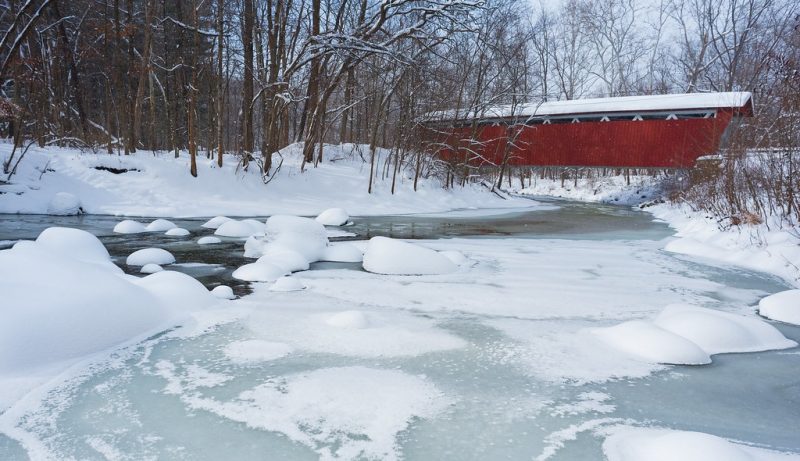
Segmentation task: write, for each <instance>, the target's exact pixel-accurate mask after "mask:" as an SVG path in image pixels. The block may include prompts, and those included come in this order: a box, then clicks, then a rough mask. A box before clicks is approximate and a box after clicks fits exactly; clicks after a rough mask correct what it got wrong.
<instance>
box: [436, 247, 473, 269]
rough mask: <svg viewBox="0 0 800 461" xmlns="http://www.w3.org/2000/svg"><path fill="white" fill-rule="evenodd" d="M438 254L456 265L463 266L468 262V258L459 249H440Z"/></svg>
mask: <svg viewBox="0 0 800 461" xmlns="http://www.w3.org/2000/svg"><path fill="white" fill-rule="evenodd" d="M439 254H440V255H442V256H444V257H445V258H447V259H449V260H450V262H452V263H453V264H455V265H456V266H465V265H467V264H469V258H467V257H466V256H464V253H462V252H460V251H457V250H448V251H440V252H439Z"/></svg>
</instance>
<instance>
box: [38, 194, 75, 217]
mask: <svg viewBox="0 0 800 461" xmlns="http://www.w3.org/2000/svg"><path fill="white" fill-rule="evenodd" d="M82 212H83V209H82V208H81V200H80V199H79V198H78V197H76V196H75V195H73V194H70V193H69V192H57V193H56V194H55V195H53V198H52V199H50V203H48V204H47V214H50V215H57V216H72V215H76V214H81V213H82Z"/></svg>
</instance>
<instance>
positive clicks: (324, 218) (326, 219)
mask: <svg viewBox="0 0 800 461" xmlns="http://www.w3.org/2000/svg"><path fill="white" fill-rule="evenodd" d="M349 219H350V215H349V214H347V212H346V211H344V210H343V209H341V208H328V209H327V210H325V211H323V212H322V213H320V214H319V216H317V217H316V220H317V222H318V223H320V224H324V225H326V226H342V225H345V224H347V221H348V220H349Z"/></svg>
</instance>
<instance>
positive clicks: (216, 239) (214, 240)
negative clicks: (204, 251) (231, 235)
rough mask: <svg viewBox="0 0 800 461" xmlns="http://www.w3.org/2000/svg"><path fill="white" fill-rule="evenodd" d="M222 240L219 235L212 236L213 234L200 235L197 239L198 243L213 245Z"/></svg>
mask: <svg viewBox="0 0 800 461" xmlns="http://www.w3.org/2000/svg"><path fill="white" fill-rule="evenodd" d="M221 242H222V240H221V239H220V238H219V237H214V236H213V235H207V236H205V237H200V238H199V239H197V244H198V245H213V244H215V243H221Z"/></svg>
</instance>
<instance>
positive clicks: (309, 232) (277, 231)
mask: <svg viewBox="0 0 800 461" xmlns="http://www.w3.org/2000/svg"><path fill="white" fill-rule="evenodd" d="M265 240H266V241H267V242H269V243H274V244H275V245H280V246H282V247H284V248H288V249H290V250H294V251H296V252H298V253H300V254H301V255H303V257H305V258H306V259H307V260H308V261H309V262H314V261H319V260H320V259H321V258H322V254H323V252H324V251H325V247H326V246H327V245H328V234H327V233H326V232H325V226H323V225H322V224H320V223H318V222H317V221H315V220H313V219H310V218H302V217H299V216H291V215H275V216H270V217H269V219H267V226H266V237H265Z"/></svg>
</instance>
